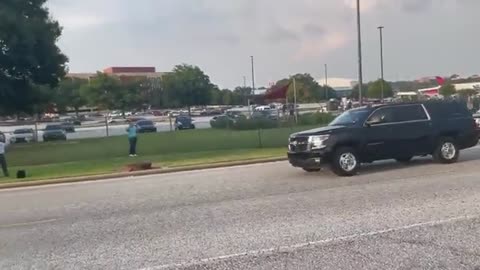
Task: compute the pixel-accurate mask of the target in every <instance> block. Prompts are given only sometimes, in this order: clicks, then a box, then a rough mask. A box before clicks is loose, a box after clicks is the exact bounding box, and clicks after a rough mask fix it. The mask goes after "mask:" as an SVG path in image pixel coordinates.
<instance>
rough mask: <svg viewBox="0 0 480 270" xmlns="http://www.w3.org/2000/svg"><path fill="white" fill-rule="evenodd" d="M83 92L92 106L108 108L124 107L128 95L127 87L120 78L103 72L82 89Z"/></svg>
mask: <svg viewBox="0 0 480 270" xmlns="http://www.w3.org/2000/svg"><path fill="white" fill-rule="evenodd" d="M81 93H82V95H83V96H84V97H85V98H86V100H87V102H88V104H90V105H91V106H97V107H98V108H100V109H108V110H114V109H122V108H124V104H123V103H124V100H125V99H126V96H127V91H126V87H123V86H122V83H121V81H120V79H118V78H117V77H113V76H109V75H107V74H104V73H101V72H98V73H97V75H96V76H95V77H94V78H92V79H91V80H90V84H89V85H88V86H86V87H83V88H82V89H81Z"/></svg>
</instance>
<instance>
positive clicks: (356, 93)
mask: <svg viewBox="0 0 480 270" xmlns="http://www.w3.org/2000/svg"><path fill="white" fill-rule="evenodd" d="M358 86H359V84H356V85H355V86H354V87H353V89H352V95H351V98H353V99H355V100H359V99H360V97H359V92H360V91H358ZM368 86H369V85H368V84H362V97H363V98H365V97H367V93H368Z"/></svg>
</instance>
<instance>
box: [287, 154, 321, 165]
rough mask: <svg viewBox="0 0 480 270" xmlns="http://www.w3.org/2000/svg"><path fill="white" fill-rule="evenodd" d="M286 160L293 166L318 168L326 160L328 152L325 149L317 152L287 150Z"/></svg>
mask: <svg viewBox="0 0 480 270" xmlns="http://www.w3.org/2000/svg"><path fill="white" fill-rule="evenodd" d="M287 155H288V161H289V162H290V164H291V165H292V166H293V167H298V168H307V169H309V168H310V169H313V168H320V167H321V166H322V165H324V164H325V163H327V162H328V154H327V152H326V151H319V152H301V153H296V152H288V153H287Z"/></svg>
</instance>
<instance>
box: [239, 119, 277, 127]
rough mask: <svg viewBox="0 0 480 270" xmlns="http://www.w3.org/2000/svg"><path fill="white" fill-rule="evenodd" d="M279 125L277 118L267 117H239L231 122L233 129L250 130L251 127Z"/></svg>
mask: <svg viewBox="0 0 480 270" xmlns="http://www.w3.org/2000/svg"><path fill="white" fill-rule="evenodd" d="M278 126H279V123H278V121H277V120H272V119H268V118H257V119H247V118H241V119H238V120H237V121H235V123H233V127H232V128H233V129H235V130H252V129H271V128H276V127H278Z"/></svg>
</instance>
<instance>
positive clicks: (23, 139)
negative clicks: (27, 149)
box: [10, 128, 35, 144]
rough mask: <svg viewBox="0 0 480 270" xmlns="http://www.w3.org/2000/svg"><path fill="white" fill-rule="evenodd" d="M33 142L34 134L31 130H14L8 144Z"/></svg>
mask: <svg viewBox="0 0 480 270" xmlns="http://www.w3.org/2000/svg"><path fill="white" fill-rule="evenodd" d="M34 140H35V132H34V131H33V129H31V128H22V129H16V130H15V131H14V132H13V136H12V137H11V138H10V143H12V144H13V143H29V142H33V141H34Z"/></svg>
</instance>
